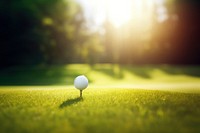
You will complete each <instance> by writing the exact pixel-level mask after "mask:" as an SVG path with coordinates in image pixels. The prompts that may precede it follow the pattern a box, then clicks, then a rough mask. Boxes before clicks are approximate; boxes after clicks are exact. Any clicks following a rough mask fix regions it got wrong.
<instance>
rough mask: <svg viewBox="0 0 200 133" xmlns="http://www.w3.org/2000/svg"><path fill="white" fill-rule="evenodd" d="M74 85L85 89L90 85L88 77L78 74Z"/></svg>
mask: <svg viewBox="0 0 200 133" xmlns="http://www.w3.org/2000/svg"><path fill="white" fill-rule="evenodd" d="M74 86H75V87H76V88H77V89H79V90H84V89H86V88H87V86H88V79H87V77H86V76H84V75H80V76H77V77H76V78H75V80H74Z"/></svg>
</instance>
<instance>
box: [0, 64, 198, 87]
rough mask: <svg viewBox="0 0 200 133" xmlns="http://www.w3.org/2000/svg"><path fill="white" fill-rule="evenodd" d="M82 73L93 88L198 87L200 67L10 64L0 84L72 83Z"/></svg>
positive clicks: (0, 73)
mask: <svg viewBox="0 0 200 133" xmlns="http://www.w3.org/2000/svg"><path fill="white" fill-rule="evenodd" d="M81 74H85V75H86V76H87V77H88V78H89V82H90V85H93V86H94V87H95V86H100V87H105V86H106V85H107V86H109V87H110V86H113V84H114V85H116V86H115V87H119V86H120V88H121V87H124V86H129V87H130V86H132V85H141V84H149V85H151V84H161V85H162V84H167V85H169V84H183V85H182V86H181V87H184V86H185V84H189V86H190V87H191V86H192V87H193V88H194V87H196V86H198V87H200V66H168V65H146V66H132V65H116V64H113V65H112V64H101V65H100V64H97V65H93V66H90V65H86V64H70V65H61V66H35V67H10V68H5V69H3V70H0V85H2V86H11V85H18V86H21V85H28V86H30V85H31V86H32V85H36V86H37V85H72V84H73V80H74V78H75V77H76V76H77V75H81ZM186 86H187V85H186Z"/></svg>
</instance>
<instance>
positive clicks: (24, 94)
mask: <svg viewBox="0 0 200 133" xmlns="http://www.w3.org/2000/svg"><path fill="white" fill-rule="evenodd" d="M78 96H79V92H78V90H75V89H72V88H64V87H52V86H46V87H33V86H32V87H24V88H22V89H20V87H18V88H16V87H10V89H8V87H7V88H5V89H4V87H1V89H0V101H1V102H0V123H1V124H0V132H1V133H4V132H12V133H14V132H16V133H23V132H30V133H31V132H32V133H36V132H41V133H43V132H49V133H51V132H52V133H53V132H59V133H60V132H63V133H64V132H65V133H66V132H72V133H86V132H93V133H110V132H116V133H122V132H124V133H126V132H127V133H128V132H129V133H132V132H141V133H149V132H152V133H155V132H157V133H158V132H163V133H169V132H170V133H171V132H176V133H183V132H185V133H197V132H199V131H200V127H199V125H200V118H199V117H198V116H200V108H199V107H200V102H199V101H200V94H194V93H177V92H169V91H168V92H167V91H156V90H134V89H122V88H121V89H108V88H107V89H94V88H89V89H86V90H85V91H84V92H83V99H79V98H78Z"/></svg>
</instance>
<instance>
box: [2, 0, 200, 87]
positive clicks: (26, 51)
mask: <svg viewBox="0 0 200 133" xmlns="http://www.w3.org/2000/svg"><path fill="white" fill-rule="evenodd" d="M199 12H200V1H198V0H117V1H115V0H1V1H0V20H1V21H0V26H1V28H0V44H1V50H0V84H1V85H16V84H27V83H29V84H54V82H53V81H55V79H54V80H53V79H52V80H48V82H45V81H44V80H38V81H36V82H34V80H36V79H34V80H33V78H32V79H31V78H30V79H27V77H29V76H32V77H34V74H36V75H37V73H38V75H40V78H43V79H47V78H49V77H50V76H54V77H60V78H61V76H63V77H64V76H65V77H66V76H68V77H69V76H71V77H74V76H75V75H78V74H79V72H77V71H80V68H84V66H76V67H78V68H79V69H78V68H77V69H75V70H74V71H72V70H71V69H68V68H76V67H75V66H74V67H72V66H73V65H71V66H69V65H68V66H67V68H66V67H64V65H67V64H77V63H78V64H83V63H84V64H88V65H89V66H91V67H92V66H93V65H94V64H99V63H100V64H105V63H109V64H110V66H109V67H108V65H107V66H106V65H104V66H102V68H105V69H103V70H101V72H104V73H106V74H107V75H110V76H111V77H112V76H113V75H114V76H113V77H116V78H119V77H121V78H122V77H123V74H120V70H121V68H122V66H123V65H129V66H133V65H146V66H147V65H154V66H151V67H150V69H148V70H147V68H149V67H145V68H144V69H139V68H138V67H137V68H134V69H133V70H132V69H131V68H132V67H128V68H129V69H131V72H132V73H133V72H135V73H137V72H139V75H140V76H143V78H147V77H148V74H146V73H145V72H150V71H152V70H151V69H153V68H155V65H156V64H158V65H160V64H165V65H166V64H167V65H181V66H182V65H187V66H188V65H192V68H190V69H189V70H188V69H187V68H182V67H181V68H180V67H177V68H175V70H174V69H173V70H171V68H168V67H166V66H165V67H164V68H163V67H162V71H164V70H165V72H166V71H167V72H168V73H171V74H188V75H190V76H191V75H192V76H195V77H199V76H200V70H199V67H197V65H200V54H199V53H200V15H199ZM112 64H118V65H117V66H116V65H114V66H113V65H112ZM50 66H54V68H50ZM55 66H56V67H55ZM120 66H121V67H120ZM195 66H196V67H195ZM143 67H144V66H143ZM30 68H31V69H30ZM44 68H45V69H44ZM47 68H48V69H47ZM100 68H101V67H100V66H97V67H95V68H94V69H95V70H99V71H100ZM128 68H127V69H128ZM90 69H92V68H90ZM124 69H125V68H124ZM138 69H139V70H138ZM159 69H160V67H159ZM64 70H68V71H67V72H65V74H64V75H62V74H61V73H62V72H64ZM87 71H89V69H87V67H85V68H84V71H80V72H83V73H86V72H87ZM30 72H32V73H31V74H30ZM142 72H143V73H142ZM24 73H25V74H24ZM23 74H24V75H23ZM145 74H146V75H147V76H146V77H145ZM38 75H37V76H35V77H34V78H38V79H40V78H39V77H38ZM120 75H121V76H120ZM42 76H43V77H42ZM20 77H21V78H20ZM89 78H90V80H91V81H92V80H93V78H92V77H89ZM57 80H59V79H57ZM71 81H72V79H70V80H69V83H71ZM198 82H199V80H198ZM56 83H58V84H60V83H62V84H65V83H66V82H65V80H64V79H63V81H62V80H59V82H56ZM56 83H55V84H56Z"/></svg>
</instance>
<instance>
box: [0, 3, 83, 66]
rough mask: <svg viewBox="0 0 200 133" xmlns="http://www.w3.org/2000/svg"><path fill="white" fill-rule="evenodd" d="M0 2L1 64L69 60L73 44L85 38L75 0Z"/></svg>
mask: <svg viewBox="0 0 200 133" xmlns="http://www.w3.org/2000/svg"><path fill="white" fill-rule="evenodd" d="M1 6H2V8H1V13H0V17H1V23H0V25H2V30H1V34H2V35H3V38H2V39H1V49H2V50H1V57H0V60H1V61H2V62H3V63H2V65H1V67H3V66H10V65H23V64H38V63H44V64H61V63H68V62H73V61H74V60H75V59H76V58H77V54H76V53H75V50H74V47H75V45H78V46H79V45H80V44H82V43H84V42H85V41H86V40H87V38H85V36H86V34H87V33H86V31H85V28H84V25H85V20H84V17H83V11H82V9H81V6H80V5H78V4H77V3H76V2H75V1H71V0H12V1H6V0H3V1H1ZM78 56H79V55H78ZM75 61H76V60H75Z"/></svg>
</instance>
